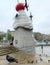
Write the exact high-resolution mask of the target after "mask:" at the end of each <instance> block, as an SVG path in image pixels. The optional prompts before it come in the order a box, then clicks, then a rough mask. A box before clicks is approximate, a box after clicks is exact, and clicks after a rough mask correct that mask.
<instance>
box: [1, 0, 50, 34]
mask: <svg viewBox="0 0 50 65" xmlns="http://www.w3.org/2000/svg"><path fill="white" fill-rule="evenodd" d="M19 1H21V2H24V0H19ZM16 4H17V0H0V31H6V30H7V29H10V30H13V26H12V25H13V17H14V16H15V14H16V11H15V5H16ZM28 4H29V9H30V10H29V11H31V12H32V14H33V27H34V31H35V32H41V33H46V34H49V33H50V0H28Z"/></svg>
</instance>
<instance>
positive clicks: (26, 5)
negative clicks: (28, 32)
mask: <svg viewBox="0 0 50 65" xmlns="http://www.w3.org/2000/svg"><path fill="white" fill-rule="evenodd" d="M25 7H26V9H27V11H28V7H29V6H28V4H27V0H25Z"/></svg>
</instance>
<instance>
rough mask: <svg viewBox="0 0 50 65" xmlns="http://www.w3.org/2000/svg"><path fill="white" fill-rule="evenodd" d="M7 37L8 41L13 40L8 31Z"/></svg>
mask: <svg viewBox="0 0 50 65" xmlns="http://www.w3.org/2000/svg"><path fill="white" fill-rule="evenodd" d="M7 39H8V40H9V41H13V40H14V37H13V36H12V35H11V34H10V33H8V34H7Z"/></svg>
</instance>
